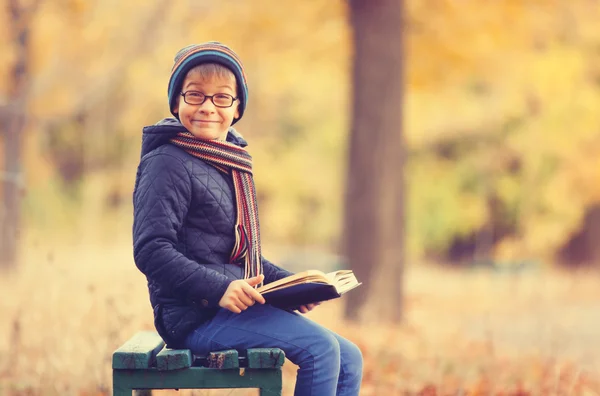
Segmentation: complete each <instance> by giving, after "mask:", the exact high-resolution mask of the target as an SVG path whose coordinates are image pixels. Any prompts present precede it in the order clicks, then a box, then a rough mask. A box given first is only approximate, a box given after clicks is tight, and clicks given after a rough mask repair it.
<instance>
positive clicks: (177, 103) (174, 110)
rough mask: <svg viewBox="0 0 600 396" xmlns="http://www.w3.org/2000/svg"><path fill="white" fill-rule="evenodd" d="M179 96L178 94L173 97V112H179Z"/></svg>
mask: <svg viewBox="0 0 600 396" xmlns="http://www.w3.org/2000/svg"><path fill="white" fill-rule="evenodd" d="M179 98H180V96H177V97H176V98H175V103H173V113H174V114H179Z"/></svg>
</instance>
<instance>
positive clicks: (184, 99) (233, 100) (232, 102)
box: [180, 90, 239, 109]
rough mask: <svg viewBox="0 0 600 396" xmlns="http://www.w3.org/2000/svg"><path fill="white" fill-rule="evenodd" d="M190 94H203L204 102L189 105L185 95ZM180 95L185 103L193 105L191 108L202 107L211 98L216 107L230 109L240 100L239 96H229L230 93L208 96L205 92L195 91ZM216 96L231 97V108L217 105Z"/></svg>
mask: <svg viewBox="0 0 600 396" xmlns="http://www.w3.org/2000/svg"><path fill="white" fill-rule="evenodd" d="M188 92H197V93H199V94H202V95H204V100H203V101H202V102H201V103H189V102H188V101H187V99H186V98H185V95H186V94H187V93H188ZM180 95H181V96H183V101H184V102H185V103H187V104H189V105H191V106H201V105H203V104H204V102H206V99H209V98H210V101H211V102H212V104H213V105H215V107H218V108H220V109H228V108H230V107H231V106H233V104H234V103H235V101H236V100H238V99H239V96H233V95H230V94H228V93H216V94H214V95H206V94H205V93H204V92H200V91H194V90H190V91H185V92H181V93H180ZM216 95H227V96H230V97H231V104H230V105H229V106H220V105H218V104H216V103H215V100H214V97H215V96H216Z"/></svg>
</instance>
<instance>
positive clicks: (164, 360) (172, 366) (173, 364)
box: [156, 347, 192, 370]
mask: <svg viewBox="0 0 600 396" xmlns="http://www.w3.org/2000/svg"><path fill="white" fill-rule="evenodd" d="M191 366H192V351H190V350H189V349H169V348H166V347H165V348H163V349H162V350H161V351H160V352H159V353H158V355H156V368H158V369H159V370H179V369H183V368H188V367H191Z"/></svg>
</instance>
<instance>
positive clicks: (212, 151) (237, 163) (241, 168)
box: [171, 131, 262, 287]
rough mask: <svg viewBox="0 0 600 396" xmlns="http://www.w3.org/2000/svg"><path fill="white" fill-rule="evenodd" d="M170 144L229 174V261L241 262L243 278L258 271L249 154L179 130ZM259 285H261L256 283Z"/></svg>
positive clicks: (256, 214)
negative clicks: (233, 211) (232, 209)
mask: <svg viewBox="0 0 600 396" xmlns="http://www.w3.org/2000/svg"><path fill="white" fill-rule="evenodd" d="M171 143H173V144H174V145H175V146H178V147H181V148H182V149H184V150H185V151H187V152H188V153H189V154H191V155H193V156H194V157H198V158H200V159H202V160H204V161H206V162H208V163H209V164H210V165H212V166H214V167H215V168H217V169H218V170H219V171H221V172H223V173H227V174H229V173H231V176H232V177H233V186H234V188H235V200H236V204H237V219H236V223H235V245H234V247H233V251H232V252H231V257H230V263H232V264H238V265H244V278H245V279H248V278H252V277H254V276H257V275H260V274H262V262H261V250H260V229H259V224H258V206H257V202H256V190H255V188H254V179H253V178H252V157H251V156H250V154H248V152H247V151H246V150H245V149H244V148H242V147H239V146H237V145H235V144H233V143H229V142H226V141H222V140H200V139H196V138H195V137H194V135H192V134H191V133H189V132H187V131H186V132H179V133H178V134H177V135H176V136H175V137H173V138H172V139H171ZM258 286H261V285H257V287H258Z"/></svg>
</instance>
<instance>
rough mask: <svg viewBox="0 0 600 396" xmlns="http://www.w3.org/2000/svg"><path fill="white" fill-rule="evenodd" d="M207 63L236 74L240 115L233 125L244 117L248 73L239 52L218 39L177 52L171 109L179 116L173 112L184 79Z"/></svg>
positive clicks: (172, 76) (171, 81)
mask: <svg viewBox="0 0 600 396" xmlns="http://www.w3.org/2000/svg"><path fill="white" fill-rule="evenodd" d="M206 63H216V64H219V65H222V66H224V67H225V68H227V69H229V70H230V71H231V72H232V73H233V75H234V76H235V81H236V86H237V95H238V99H239V105H238V112H239V114H240V116H239V118H237V119H234V120H233V122H232V125H233V124H235V123H236V122H237V121H239V120H240V118H242V115H243V114H244V110H245V109H246V104H247V102H248V85H247V82H246V81H247V80H246V73H245V72H244V67H243V65H242V62H241V61H240V58H239V57H238V56H237V54H236V53H235V52H233V50H232V49H231V48H229V47H227V46H226V45H223V44H221V43H218V42H216V41H210V42H208V43H204V44H193V45H188V46H187V47H185V48H182V49H181V50H179V52H177V54H176V55H175V64H174V65H173V68H172V70H171V78H170V79H169V88H168V90H167V93H168V95H169V109H170V110H171V113H172V114H173V115H174V116H175V117H177V114H176V113H174V112H173V109H174V108H175V103H176V101H177V98H178V97H179V95H180V93H181V86H182V85H183V80H185V77H186V76H187V74H188V72H189V71H190V70H192V69H194V68H195V67H196V66H198V65H202V64H206Z"/></svg>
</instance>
